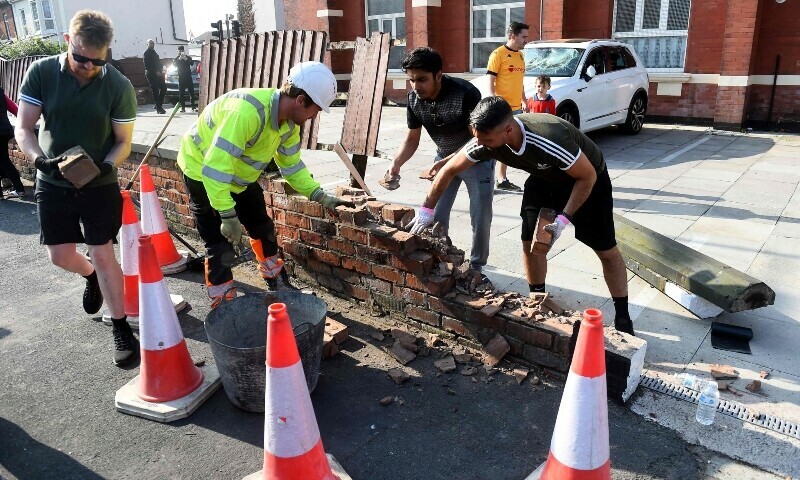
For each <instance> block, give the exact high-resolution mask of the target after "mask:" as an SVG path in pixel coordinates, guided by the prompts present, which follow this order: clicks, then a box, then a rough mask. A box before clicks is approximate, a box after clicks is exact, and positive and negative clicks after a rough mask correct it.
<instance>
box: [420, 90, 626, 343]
mask: <svg viewBox="0 0 800 480" xmlns="http://www.w3.org/2000/svg"><path fill="white" fill-rule="evenodd" d="M469 122H470V129H471V131H472V134H473V136H474V137H475V138H474V139H473V140H470V142H469V143H467V145H466V146H465V147H464V148H462V149H461V150H460V151H459V152H458V153H457V154H456V155H455V156H454V157H453V158H452V159H451V160H450V161H449V162H448V163H447V165H445V166H444V167H443V168H442V170H441V171H440V172H439V174H438V175H437V177H436V179H435V180H434V182H433V185H432V186H431V188H430V190H429V191H428V196H427V197H426V198H425V203H423V205H422V207H421V208H420V209H419V212H418V214H417V217H416V218H415V221H414V224H413V226H412V229H411V232H412V233H419V232H420V231H422V230H423V229H424V228H425V227H426V226H427V225H430V224H431V223H432V222H433V219H432V215H431V209H432V208H433V207H435V206H436V204H437V201H438V200H439V197H440V196H441V194H442V192H443V191H445V189H446V188H447V185H448V183H449V182H450V180H451V179H452V178H453V176H454V175H458V174H460V173H461V172H463V171H465V170H468V169H470V168H471V167H472V166H473V165H480V164H481V163H483V162H487V161H490V159H497V160H498V161H500V162H503V163H505V164H506V165H509V166H511V167H515V168H519V169H521V170H524V171H526V172H528V173H529V174H530V177H529V178H528V180H527V181H526V182H525V190H524V194H523V199H522V211H521V212H520V215H521V217H522V251H523V260H524V265H525V274H526V276H527V278H528V284H529V286H530V290H531V292H543V291H545V277H546V275H547V257H546V256H545V255H538V254H535V253H533V252H532V250H531V244H532V240H533V235H534V233H535V232H534V230H535V228H536V220H537V217H538V215H539V210H540V209H541V208H545V207H546V208H552V209H555V210H556V211H558V212H560V213H559V215H558V216H557V217H556V220H555V222H553V223H552V224H550V225H547V227H545V228H546V229H547V230H548V231H549V232H551V233H552V234H553V237H554V241H555V240H556V239H558V237H559V236H560V235H561V233H562V232H563V231H564V229H565V228H566V227H567V226H568V225H570V224H572V225H574V226H575V238H576V239H578V240H579V241H580V242H581V243H583V244H585V245H587V246H589V247H590V248H592V249H593V250H594V251H595V253H596V254H597V256H598V257H599V258H600V262H601V263H602V264H603V274H604V277H605V280H606V284H607V285H608V289H609V291H610V292H611V296H612V298H613V299H614V306H615V309H616V316H615V319H614V326H615V327H616V328H617V330H620V331H623V332H626V333H630V334H633V323H632V321H631V318H630V314H629V313H628V281H627V275H626V270H625V262H624V261H623V259H622V255H621V254H620V251H619V249H618V248H617V242H616V238H615V234H614V217H613V208H614V201H613V198H612V197H611V180H610V178H609V176H608V170H607V169H606V164H605V161H604V160H603V154H602V152H601V151H600V149H599V148H597V145H595V144H594V142H592V141H591V140H590V139H589V137H587V136H586V135H584V134H583V133H582V132H581V131H579V130H578V129H577V128H575V127H574V126H573V125H572V124H570V123H569V122H566V121H564V120H562V119H560V118H558V117H556V116H553V115H549V114H542V113H531V114H522V115H518V116H516V117H514V116H513V115H512V113H511V107H509V105H508V103H507V102H506V101H505V100H503V99H502V98H501V97H489V98H485V99H483V100H481V101H480V102H479V103H478V105H477V106H476V107H475V109H474V110H473V111H472V114H471V115H470V120H469Z"/></svg>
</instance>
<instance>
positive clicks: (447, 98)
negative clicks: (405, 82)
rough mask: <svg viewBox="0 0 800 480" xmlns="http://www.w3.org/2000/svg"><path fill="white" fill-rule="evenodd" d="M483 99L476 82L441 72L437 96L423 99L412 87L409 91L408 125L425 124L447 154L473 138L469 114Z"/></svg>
mask: <svg viewBox="0 0 800 480" xmlns="http://www.w3.org/2000/svg"><path fill="white" fill-rule="evenodd" d="M480 100H481V92H480V91H479V90H478V89H477V88H476V87H475V85H473V84H471V83H469V82H467V81H466V80H463V79H460V78H453V77H449V76H447V75H442V88H441V90H440V91H439V95H438V96H437V97H436V100H421V99H420V98H419V97H417V94H416V93H415V92H414V91H413V90H410V91H409V92H408V106H407V107H406V121H407V123H408V128H410V129H415V128H421V127H425V131H427V132H428V135H430V136H431V140H433V143H435V144H436V153H437V154H438V155H439V156H440V157H442V158H444V157H446V156H448V155H450V154H451V153H453V152H456V151H458V150H459V149H460V148H461V147H463V146H464V144H465V143H467V142H468V141H469V140H470V139H471V138H472V135H470V133H469V128H468V125H469V114H470V113H472V110H473V109H474V108H475V105H477V104H478V102H480Z"/></svg>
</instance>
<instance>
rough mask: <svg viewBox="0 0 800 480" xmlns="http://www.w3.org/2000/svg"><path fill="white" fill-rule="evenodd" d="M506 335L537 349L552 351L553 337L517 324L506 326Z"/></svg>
mask: <svg viewBox="0 0 800 480" xmlns="http://www.w3.org/2000/svg"><path fill="white" fill-rule="evenodd" d="M506 334H507V335H511V336H512V337H515V338H518V339H520V340H522V341H523V342H525V343H527V344H528V345H533V346H535V347H541V348H546V349H550V348H552V345H553V336H552V335H550V334H548V333H545V332H543V331H541V330H537V329H535V328H532V327H529V326H527V325H521V324H519V323H516V322H508V323H507V324H506Z"/></svg>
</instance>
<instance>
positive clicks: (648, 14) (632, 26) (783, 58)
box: [284, 0, 800, 130]
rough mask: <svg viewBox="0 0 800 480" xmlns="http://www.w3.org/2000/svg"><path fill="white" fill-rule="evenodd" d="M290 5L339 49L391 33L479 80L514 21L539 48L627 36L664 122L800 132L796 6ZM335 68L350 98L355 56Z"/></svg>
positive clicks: (397, 88) (560, 2)
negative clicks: (541, 44)
mask: <svg viewBox="0 0 800 480" xmlns="http://www.w3.org/2000/svg"><path fill="white" fill-rule="evenodd" d="M779 1H781V0H779ZM309 3H310V5H309ZM540 5H542V8H541V12H540ZM589 5H591V6H589ZM284 7H285V8H284V11H285V12H286V21H285V25H286V28H287V29H315V30H325V31H328V32H329V33H330V39H331V41H333V42H336V41H343V40H354V39H355V38H356V37H358V36H362V37H363V36H366V35H367V34H368V33H369V32H371V31H375V30H381V31H390V32H392V34H393V35H394V36H395V37H396V38H405V40H406V47H405V48H407V49H411V48H415V47H419V46H430V47H433V48H435V49H436V50H438V51H439V52H440V53H441V54H442V56H443V58H444V61H445V63H444V71H445V72H446V73H450V74H453V75H456V76H462V77H465V78H468V79H471V78H474V77H476V76H478V75H482V74H483V72H484V68H485V59H486V58H487V57H488V52H489V51H491V49H492V48H494V47H495V46H497V45H499V44H500V43H502V42H503V38H502V37H504V36H505V35H504V33H503V31H504V29H505V26H506V25H507V22H508V21H509V20H521V21H524V22H525V23H527V24H529V25H530V39H531V40H536V39H540V38H541V39H544V40H552V39H559V38H616V39H619V40H623V41H628V42H629V43H631V44H633V45H634V47H635V48H636V50H637V52H638V53H639V56H640V57H642V58H643V61H645V63H646V65H647V67H648V71H649V73H650V92H649V93H650V102H649V110H648V116H649V117H650V119H652V120H665V121H670V120H672V121H681V122H689V123H698V124H705V125H714V126H715V127H717V128H727V129H739V128H742V127H745V126H751V127H754V128H757V129H762V128H765V127H766V126H767V121H768V119H769V120H770V123H771V126H772V128H784V129H791V130H796V129H798V127H799V126H800V31H798V29H797V28H796V22H797V18H800V2H798V1H795V0H783V1H781V3H778V1H776V0H755V1H753V0H717V1H714V2H703V1H699V0H660V1H658V0H598V1H596V2H590V3H587V2H581V1H579V0H543V1H541V2H540V0H524V1H511V0H314V1H312V2H307V1H301V0H284ZM395 49H396V50H395V51H394V52H392V56H391V61H390V67H391V66H394V67H397V68H399V60H400V58H402V53H403V47H395ZM643 53H644V55H643ZM666 57H669V60H668V61H665V60H664V59H665V58H666ZM778 57H779V58H780V60H779V68H778V75H777V77H776V76H775V72H776V64H777V63H778ZM327 61H328V62H329V63H330V65H331V67H332V68H333V70H334V73H336V74H337V78H339V79H340V80H341V82H340V83H341V85H340V87H342V89H343V90H346V87H347V85H346V83H347V80H348V79H349V75H350V70H351V68H352V53H351V52H346V51H344V52H342V51H337V52H333V53H332V54H330V55H329V57H328V59H327ZM773 83H774V84H775V85H774V87H773ZM406 88H407V82H406V81H405V76H404V75H403V73H402V71H400V70H399V69H391V70H390V73H389V77H388V80H387V84H386V91H385V92H386V96H387V97H388V98H389V99H391V100H393V101H396V102H399V103H404V102H405V98H406V93H405V92H406Z"/></svg>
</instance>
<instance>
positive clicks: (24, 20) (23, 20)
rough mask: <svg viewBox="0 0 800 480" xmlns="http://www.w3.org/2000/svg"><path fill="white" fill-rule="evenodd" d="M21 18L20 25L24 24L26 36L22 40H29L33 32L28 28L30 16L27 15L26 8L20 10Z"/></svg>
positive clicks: (23, 29) (23, 28)
mask: <svg viewBox="0 0 800 480" xmlns="http://www.w3.org/2000/svg"><path fill="white" fill-rule="evenodd" d="M19 18H20V20H21V22H20V23H22V31H23V34H24V36H23V37H22V38H27V37H29V36H30V35H31V30H30V28H28V16H27V15H26V13H25V9H24V8H20V9H19ZM17 36H19V32H17Z"/></svg>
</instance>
